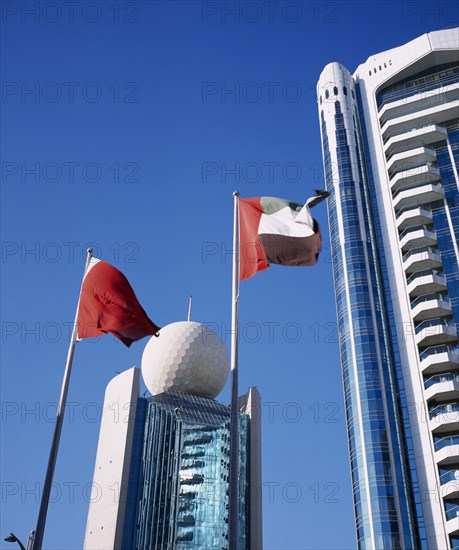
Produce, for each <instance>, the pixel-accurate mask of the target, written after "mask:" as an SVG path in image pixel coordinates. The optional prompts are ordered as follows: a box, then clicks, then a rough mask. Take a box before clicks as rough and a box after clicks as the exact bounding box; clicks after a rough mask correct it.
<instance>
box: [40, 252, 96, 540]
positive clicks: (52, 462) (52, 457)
mask: <svg viewBox="0 0 459 550" xmlns="http://www.w3.org/2000/svg"><path fill="white" fill-rule="evenodd" d="M92 252H93V251H92V248H88V250H87V255H86V264H85V268H84V275H83V280H84V276H85V275H86V272H87V271H88V267H89V263H90V261H91V258H92ZM83 280H82V282H81V286H83ZM80 297H81V288H80V295H79V297H78V305H77V310H76V314H75V322H74V324H73V330H72V336H71V338H70V344H69V350H68V353H67V361H66V363H65V371H64V379H63V380H62V388H61V396H60V399H59V405H58V408H57V413H56V425H55V427H54V436H53V442H52V445H51V451H50V453H49V459H48V468H47V470H46V477H45V483H44V485H43V492H42V495H41V502H40V511H39V513H38V520H37V528H36V530H35V540H34V543H33V547H32V548H33V550H41V547H42V544H43V536H44V533H45V524H46V514H47V512H48V504H49V496H50V493H51V485H52V483H53V477H54V469H55V467H56V459H57V451H58V449H59V441H60V438H61V431H62V424H63V422H64V414H65V405H66V402H67V393H68V388H69V382H70V373H71V370H72V363H73V353H74V351H75V344H76V341H77V338H78V306H79V305H80Z"/></svg>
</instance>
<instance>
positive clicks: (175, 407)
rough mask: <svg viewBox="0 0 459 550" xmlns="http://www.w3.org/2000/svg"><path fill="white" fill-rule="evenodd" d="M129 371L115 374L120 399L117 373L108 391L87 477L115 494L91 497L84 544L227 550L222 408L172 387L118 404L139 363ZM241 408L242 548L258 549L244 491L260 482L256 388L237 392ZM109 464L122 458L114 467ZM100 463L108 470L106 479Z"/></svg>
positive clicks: (253, 501)
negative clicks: (114, 444)
mask: <svg viewBox="0 0 459 550" xmlns="http://www.w3.org/2000/svg"><path fill="white" fill-rule="evenodd" d="M130 371H133V373H132V374H130ZM130 371H127V373H123V374H122V375H120V376H121V378H122V379H123V380H124V385H123V388H122V391H123V392H124V397H123V398H122V399H121V401H120V400H118V401H117V400H116V397H115V400H114V396H117V395H118V394H119V392H120V388H119V386H120V383H119V382H118V380H117V379H118V378H120V376H118V377H116V378H115V379H114V381H112V385H113V386H114V387H110V385H109V387H108V388H107V395H106V399H105V405H106V409H104V417H103V420H102V426H101V434H100V438H99V447H98V453H97V459H96V468H95V474H94V483H95V484H97V486H100V487H101V488H105V490H108V491H111V492H113V489H110V488H111V487H118V486H119V495H117V496H119V499H118V502H117V503H116V502H115V503H113V502H111V501H106V500H104V499H101V500H94V501H93V500H92V499H91V505H90V510H89V516H88V524H87V531H86V538H85V548H88V549H89V548H90V549H91V550H93V549H95V548H104V549H107V548H121V549H136V550H151V549H157V550H219V549H221V550H226V549H227V548H228V490H229V456H230V455H229V441H230V439H229V419H230V413H229V407H227V406H226V405H223V404H222V403H219V402H218V401H215V400H214V399H211V398H209V397H200V396H196V395H191V394H185V393H181V392H174V391H169V392H165V393H162V394H159V395H156V396H153V397H150V398H149V399H145V398H139V397H138V394H137V398H136V400H135V402H132V401H129V402H125V400H126V399H127V398H128V397H129V399H130V396H129V395H127V394H126V391H127V389H128V388H129V383H126V378H127V379H128V380H131V382H133V383H134V385H135V383H136V379H137V380H138V369H130ZM135 371H137V372H135ZM134 393H135V392H134ZM123 402H124V404H122V403H123ZM114 403H121V404H122V406H121V407H119V406H118V405H115V406H114ZM126 403H127V405H126ZM240 406H241V409H242V411H243V412H241V414H240V419H239V421H240V422H239V437H240V489H239V493H240V504H239V506H240V509H239V526H240V531H239V548H240V549H247V550H249V549H250V550H261V523H258V520H257V518H259V520H260V521H261V502H260V500H259V499H258V498H257V496H258V495H253V494H251V491H253V490H254V489H255V488H256V487H257V486H258V487H259V486H260V485H259V484H260V483H261V472H260V468H259V463H258V462H259V460H258V459H259V456H258V457H257V456H256V455H257V452H256V446H257V444H259V431H258V430H259V424H258V421H257V422H255V421H254V416H253V414H252V412H253V409H254V408H256V409H257V410H258V413H259V394H258V392H257V390H255V389H254V388H252V389H250V390H249V392H248V394H246V396H243V397H242V398H240ZM119 408H121V409H122V410H123V411H126V412H124V415H125V416H127V417H128V422H127V424H128V428H127V429H126V427H125V426H121V427H120V426H119V423H117V422H113V418H112V417H113V413H114V411H115V412H116V411H117V410H118V409H119ZM105 411H107V412H105ZM118 420H119V419H118ZM104 421H105V422H104ZM123 424H124V422H123ZM120 429H121V431H122V432H123V429H124V431H125V435H124V441H125V445H124V446H121V448H120V449H119V452H117V450H116V449H113V450H110V443H109V441H113V439H114V437H116V436H117V434H116V432H117V431H120ZM119 435H121V437H123V434H119ZM257 440H258V443H257ZM254 444H255V445H254ZM107 445H108V446H107ZM254 449H255V450H254ZM251 451H252V452H251ZM258 455H259V453H258ZM108 457H110V459H108ZM107 459H108V460H107ZM114 462H115V464H116V463H117V462H118V463H119V467H118V468H116V466H115V470H113V468H112V465H113V464H114ZM103 469H105V470H107V471H109V472H110V473H109V475H108V477H107V474H106V473H105V472H102V471H101V470H103ZM117 484H118V485H117ZM115 500H116V499H115ZM107 507H108V509H109V510H111V516H110V514H109V517H107V514H106V511H107Z"/></svg>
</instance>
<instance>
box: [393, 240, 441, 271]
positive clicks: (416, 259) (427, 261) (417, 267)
mask: <svg viewBox="0 0 459 550" xmlns="http://www.w3.org/2000/svg"><path fill="white" fill-rule="evenodd" d="M402 260H403V268H404V270H405V272H406V273H414V272H415V271H426V270H428V269H435V268H439V267H442V265H443V264H442V261H441V255H440V252H439V251H438V249H437V248H434V247H431V246H421V247H419V248H412V249H411V250H409V251H408V252H407V253H406V254H404V255H403V258H402Z"/></svg>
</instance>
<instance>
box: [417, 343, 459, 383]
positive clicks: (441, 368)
mask: <svg viewBox="0 0 459 550" xmlns="http://www.w3.org/2000/svg"><path fill="white" fill-rule="evenodd" d="M419 357H420V359H421V363H420V367H421V371H422V373H423V374H424V375H427V376H429V375H433V374H439V373H442V372H445V371H447V370H452V369H457V368H458V367H459V350H458V349H457V346H456V347H452V346H446V345H443V346H431V347H429V348H427V349H425V350H423V351H422V352H421V353H420V354H419Z"/></svg>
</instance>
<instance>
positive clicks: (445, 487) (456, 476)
mask: <svg viewBox="0 0 459 550" xmlns="http://www.w3.org/2000/svg"><path fill="white" fill-rule="evenodd" d="M440 487H441V488H440V492H441V496H442V497H443V498H445V499H456V498H458V497H459V470H457V469H455V470H448V471H447V472H443V474H441V475H440Z"/></svg>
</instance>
